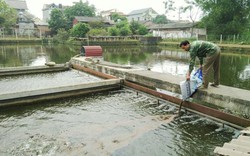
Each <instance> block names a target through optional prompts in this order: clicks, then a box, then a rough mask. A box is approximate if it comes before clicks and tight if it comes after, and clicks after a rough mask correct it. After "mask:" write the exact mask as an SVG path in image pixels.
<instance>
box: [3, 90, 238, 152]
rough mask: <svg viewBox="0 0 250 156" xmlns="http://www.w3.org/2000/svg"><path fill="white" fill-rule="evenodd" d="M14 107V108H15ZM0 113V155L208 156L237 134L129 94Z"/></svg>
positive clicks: (170, 106)
mask: <svg viewBox="0 0 250 156" xmlns="http://www.w3.org/2000/svg"><path fill="white" fill-rule="evenodd" d="M17 107H18V109H17ZM17 107H11V108H1V109H0V140H1V146H0V155H4V156H13V155H41V156H42V155H44V156H45V155H102V156H106V155H107V156H108V155H114V156H131V155H137V156H152V155H157V156H166V155H172V156H201V155H204V156H210V155H211V156H212V155H213V150H214V148H215V147H216V146H222V145H223V143H224V142H228V141H230V140H231V139H232V138H234V137H236V136H237V135H238V134H239V131H238V130H235V129H233V128H230V127H227V126H225V127H224V128H223V127H222V125H221V124H218V123H216V122H214V121H212V120H209V119H208V118H205V117H201V116H199V115H195V114H189V113H187V114H184V115H183V116H182V117H180V118H177V119H174V120H173V113H174V112H176V111H177V110H178V107H176V106H175V105H173V104H170V103H168V102H166V101H160V103H159V104H158V102H157V99H155V98H153V97H151V96H148V95H145V94H141V93H139V94H137V93H136V92H134V91H132V90H129V89H126V88H124V89H121V90H114V91H109V92H106V93H98V94H96V93H95V94H89V95H87V96H79V97H75V98H64V99H59V100H54V101H46V102H42V103H37V104H32V105H24V106H17Z"/></svg>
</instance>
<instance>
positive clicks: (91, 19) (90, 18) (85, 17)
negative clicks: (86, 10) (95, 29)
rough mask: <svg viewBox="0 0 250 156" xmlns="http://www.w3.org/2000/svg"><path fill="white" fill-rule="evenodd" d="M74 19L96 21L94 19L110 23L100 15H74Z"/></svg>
mask: <svg viewBox="0 0 250 156" xmlns="http://www.w3.org/2000/svg"><path fill="white" fill-rule="evenodd" d="M75 19H76V20H77V21H79V22H96V21H103V22H105V23H110V24H112V22H111V21H109V20H107V19H104V18H101V17H87V16H75Z"/></svg>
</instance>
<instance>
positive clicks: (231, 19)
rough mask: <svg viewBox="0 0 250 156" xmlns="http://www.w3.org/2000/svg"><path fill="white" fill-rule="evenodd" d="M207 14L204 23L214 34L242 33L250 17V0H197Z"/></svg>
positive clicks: (203, 19)
mask: <svg viewBox="0 0 250 156" xmlns="http://www.w3.org/2000/svg"><path fill="white" fill-rule="evenodd" d="M195 1H196V3H197V4H198V5H199V6H200V7H201V8H202V10H203V12H204V14H205V16H204V17H203V18H202V21H201V22H202V24H203V25H204V26H205V27H206V28H207V30H208V32H209V33H212V34H225V35H230V34H241V33H242V32H244V31H245V29H246V28H247V25H248V21H249V17H250V1H249V0H206V1H203V0H195Z"/></svg>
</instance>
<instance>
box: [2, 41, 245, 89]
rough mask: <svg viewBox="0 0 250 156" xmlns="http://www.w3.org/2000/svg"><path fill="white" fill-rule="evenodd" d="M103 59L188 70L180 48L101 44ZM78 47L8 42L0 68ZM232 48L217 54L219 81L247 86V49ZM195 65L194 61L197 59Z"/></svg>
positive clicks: (63, 58)
mask: <svg viewBox="0 0 250 156" xmlns="http://www.w3.org/2000/svg"><path fill="white" fill-rule="evenodd" d="M102 48H103V57H104V60H106V61H110V62H113V63H118V64H123V65H132V66H136V67H138V68H142V69H151V70H152V71H156V72H161V73H171V74H173V75H181V76H183V78H184V76H185V74H186V72H187V70H188V61H189V53H188V52H184V51H183V50H181V49H179V48H178V49H175V48H172V49H163V48H160V47H156V46H153V47H141V46H129V47H121V46H115V47H111V46H109V47H105V46H103V47H102ZM79 49H80V47H77V46H72V47H70V46H66V45H14V46H13V45H12V46H5V45H4V46H0V67H13V66H33V65H44V63H45V61H54V62H56V63H65V62H68V61H69V60H70V58H71V57H73V56H75V55H76V54H78V53H79ZM237 53H239V52H237V51H236V52H234V51H233V50H232V49H230V51H228V50H223V51H222V55H221V84H223V85H226V86H232V87H237V88H243V89H248V90H249V89H250V76H249V65H250V55H249V54H247V52H245V53H243V54H237ZM196 64H197V66H198V64H199V63H198V60H197V63H196ZM211 80H212V78H211Z"/></svg>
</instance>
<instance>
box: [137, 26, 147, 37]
mask: <svg viewBox="0 0 250 156" xmlns="http://www.w3.org/2000/svg"><path fill="white" fill-rule="evenodd" d="M138 33H139V35H146V34H148V29H147V27H146V26H144V25H140V27H139V30H138Z"/></svg>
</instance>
